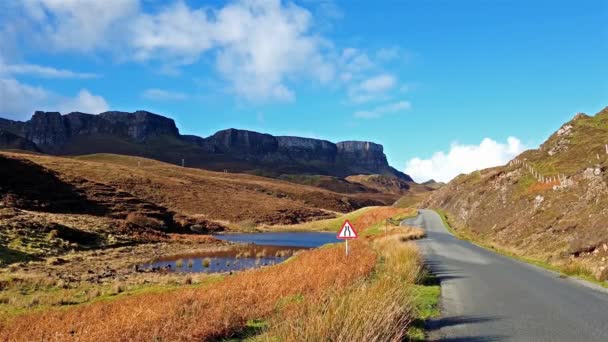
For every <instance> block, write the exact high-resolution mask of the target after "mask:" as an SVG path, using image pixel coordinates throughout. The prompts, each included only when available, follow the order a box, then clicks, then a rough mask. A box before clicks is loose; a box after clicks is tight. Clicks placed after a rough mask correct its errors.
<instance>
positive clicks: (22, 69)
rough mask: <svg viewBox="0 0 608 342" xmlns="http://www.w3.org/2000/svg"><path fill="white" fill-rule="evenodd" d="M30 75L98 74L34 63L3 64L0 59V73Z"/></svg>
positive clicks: (76, 75)
mask: <svg viewBox="0 0 608 342" xmlns="http://www.w3.org/2000/svg"><path fill="white" fill-rule="evenodd" d="M3 74H8V75H31V76H37V77H43V78H77V79H86V78H97V77H99V75H98V74H94V73H85V72H75V71H71V70H65V69H56V68H53V67H48V66H43V65H36V64H4V63H2V61H0V75H3Z"/></svg>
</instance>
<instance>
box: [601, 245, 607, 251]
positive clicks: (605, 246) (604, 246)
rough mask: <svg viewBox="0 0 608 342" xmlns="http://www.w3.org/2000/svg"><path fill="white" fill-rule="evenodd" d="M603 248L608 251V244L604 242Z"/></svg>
mask: <svg viewBox="0 0 608 342" xmlns="http://www.w3.org/2000/svg"><path fill="white" fill-rule="evenodd" d="M602 248H603V249H604V252H608V244H603V245H602Z"/></svg>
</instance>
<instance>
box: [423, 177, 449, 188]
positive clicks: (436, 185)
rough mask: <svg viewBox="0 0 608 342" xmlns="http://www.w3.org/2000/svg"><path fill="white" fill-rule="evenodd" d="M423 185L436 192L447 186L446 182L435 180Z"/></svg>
mask: <svg viewBox="0 0 608 342" xmlns="http://www.w3.org/2000/svg"><path fill="white" fill-rule="evenodd" d="M422 185H426V186H428V187H429V188H431V189H435V190H436V189H439V188H441V187H442V186H445V183H444V182H437V181H436V180H434V179H429V180H428V181H426V182H424V183H422Z"/></svg>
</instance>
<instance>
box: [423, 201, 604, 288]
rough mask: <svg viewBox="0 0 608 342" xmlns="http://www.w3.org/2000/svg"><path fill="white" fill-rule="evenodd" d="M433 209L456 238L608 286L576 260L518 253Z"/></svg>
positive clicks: (566, 275) (563, 273) (563, 274)
mask: <svg viewBox="0 0 608 342" xmlns="http://www.w3.org/2000/svg"><path fill="white" fill-rule="evenodd" d="M433 210H434V211H435V212H436V213H437V214H439V216H440V217H441V220H442V221H443V224H444V226H445V227H446V229H447V230H448V231H449V232H450V233H452V234H453V235H454V236H455V237H456V238H458V239H460V240H465V241H468V242H471V243H472V244H474V245H477V246H479V247H482V248H484V249H487V250H490V251H493V252H495V253H498V254H501V255H504V256H507V257H510V258H513V259H516V260H519V261H521V262H525V263H528V264H531V265H534V266H538V267H541V268H544V269H547V270H550V271H553V272H556V273H559V274H560V275H561V276H562V277H575V278H579V279H582V280H585V281H588V282H590V283H594V284H597V285H600V286H602V287H605V288H608V282H606V281H600V280H597V279H596V278H595V277H594V276H593V273H592V272H591V270H589V269H588V268H587V267H586V266H585V265H583V264H580V263H577V262H576V261H571V262H570V263H569V264H565V265H554V264H551V263H548V262H546V261H543V260H539V259H537V258H533V257H527V256H522V255H519V254H516V253H515V252H513V251H510V250H507V249H505V248H502V247H500V246H499V247H497V246H495V244H489V243H487V242H486V241H481V240H480V239H478V238H475V237H473V234H472V233H470V232H468V231H467V230H462V229H459V230H456V229H454V227H452V225H451V224H450V222H449V220H448V216H447V213H446V212H445V211H443V210H441V209H433Z"/></svg>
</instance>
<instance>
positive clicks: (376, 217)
mask: <svg viewBox="0 0 608 342" xmlns="http://www.w3.org/2000/svg"><path fill="white" fill-rule="evenodd" d="M415 213H416V210H415V209H411V208H395V207H365V208H361V209H359V210H355V211H353V212H350V213H348V214H344V215H342V216H340V217H338V218H335V219H328V220H319V221H312V222H306V223H301V224H295V225H288V226H269V227H266V229H268V230H278V231H310V230H315V231H317V230H318V231H332V232H336V231H338V230H339V229H340V228H342V224H343V223H344V221H345V220H349V221H350V222H351V223H352V224H353V225H354V226H355V229H356V230H357V232H362V231H364V230H365V229H367V228H369V227H371V226H373V225H375V224H380V223H382V222H384V221H385V220H387V219H395V218H399V217H407V216H413V215H415Z"/></svg>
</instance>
